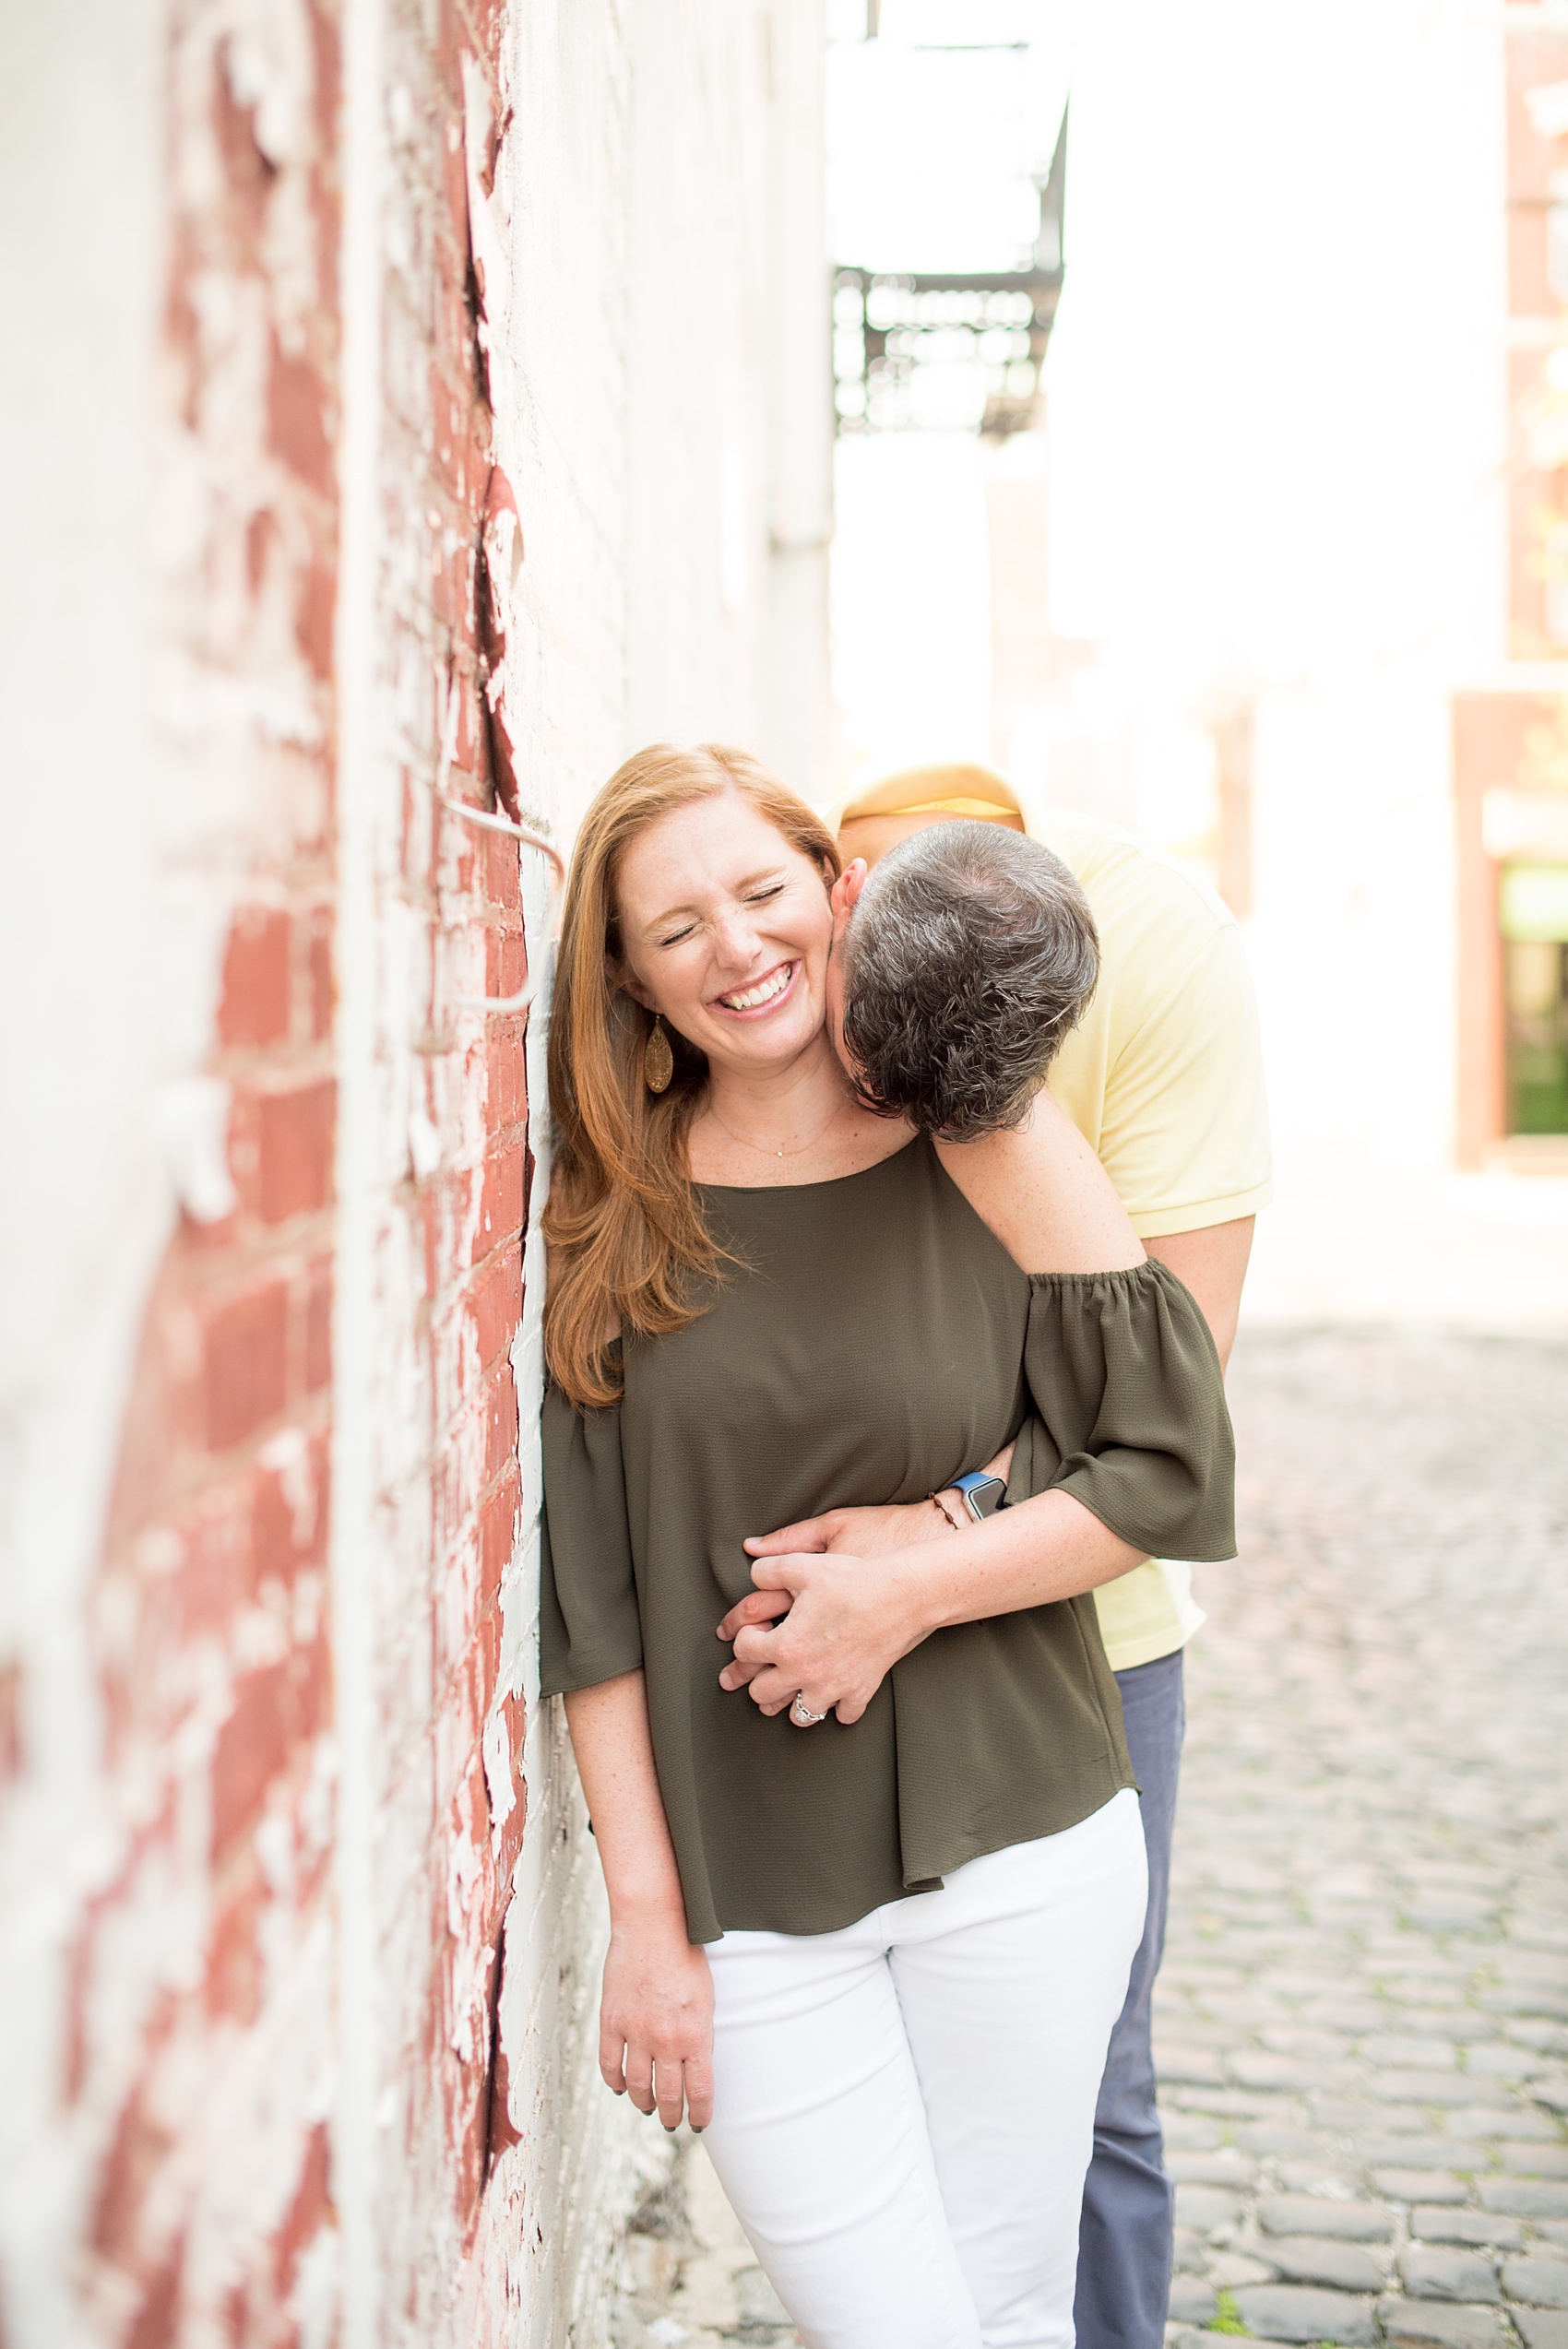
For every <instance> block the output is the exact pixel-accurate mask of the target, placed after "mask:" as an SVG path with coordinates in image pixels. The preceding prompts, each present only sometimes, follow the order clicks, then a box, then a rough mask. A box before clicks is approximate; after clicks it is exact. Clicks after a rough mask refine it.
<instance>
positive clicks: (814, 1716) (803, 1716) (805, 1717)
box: [790, 1696, 827, 1729]
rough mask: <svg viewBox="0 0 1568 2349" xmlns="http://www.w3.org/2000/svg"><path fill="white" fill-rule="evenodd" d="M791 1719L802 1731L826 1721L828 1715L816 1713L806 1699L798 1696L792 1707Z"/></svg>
mask: <svg viewBox="0 0 1568 2349" xmlns="http://www.w3.org/2000/svg"><path fill="white" fill-rule="evenodd" d="M826 1718H827V1715H826V1713H814V1712H813V1711H812V1709H811V1707H810V1705H809V1704H808V1703H807V1702H806V1701H805V1699H804V1697H802V1696H798V1697H797V1698H796V1699H795V1702H794V1703H793V1704H792V1705H791V1706H790V1720H791V1721H793V1722H795V1723H796V1724H797V1726H799V1727H801V1728H802V1729H809V1728H811V1727H812V1726H814V1724H815V1723H816V1722H818V1721H826Z"/></svg>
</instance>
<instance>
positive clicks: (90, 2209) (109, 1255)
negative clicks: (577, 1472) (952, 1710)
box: [0, 0, 831, 2349]
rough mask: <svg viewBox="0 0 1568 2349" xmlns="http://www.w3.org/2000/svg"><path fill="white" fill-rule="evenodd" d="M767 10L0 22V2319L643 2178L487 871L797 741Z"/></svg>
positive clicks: (778, 197) (28, 2332) (272, 2)
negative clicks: (6, 568)
mask: <svg viewBox="0 0 1568 2349" xmlns="http://www.w3.org/2000/svg"><path fill="white" fill-rule="evenodd" d="M822 52H823V30H822V25H821V22H820V10H819V8H818V7H817V6H815V5H814V0H747V5H744V6H734V5H731V0H631V5H629V6H628V5H625V0H570V5H567V0H511V4H510V5H507V0H465V5H462V6H459V5H457V0H82V4H81V5H80V6H77V7H75V8H73V9H71V10H70V11H68V12H60V13H55V12H44V14H42V15H39V14H37V13H36V12H34V13H32V14H31V15H28V14H27V12H18V11H12V12H10V15H9V17H8V18H7V20H6V24H5V26H4V28H3V29H0V91H3V93H4V94H3V97H0V106H3V107H4V110H5V116H6V120H5V135H4V137H3V138H0V189H3V192H4V213H5V217H6V220H7V222H8V223H9V228H8V231H7V239H6V279H7V289H6V314H7V317H8V319H9V321H10V323H11V326H12V328H13V331H14V334H15V337H16V340H15V345H14V348H15V350H16V353H17V363H16V364H15V365H14V366H13V367H12V368H11V369H9V370H8V371H7V379H6V389H5V391H4V393H3V394H0V411H3V414H4V424H5V429H4V431H3V432H0V450H3V454H0V467H3V468H4V480H5V490H4V503H5V510H6V516H7V523H8V533H7V535H8V538H9V540H10V543H11V545H12V546H13V548H14V549H15V550H17V551H18V558H19V559H18V561H17V562H15V563H14V564H12V565H11V566H10V572H9V576H8V577H7V579H6V585H5V587H4V589H3V590H0V593H3V594H4V598H5V627H4V630H3V631H0V646H3V649H0V662H3V663H4V667H5V671H6V707H7V709H8V711H9V713H10V740H9V742H8V746H7V747H8V751H9V753H10V755H9V757H8V759H7V762H6V766H7V774H6V786H5V795H4V812H3V815H0V823H3V825H4V846H3V852H0V895H3V898H4V905H3V909H0V956H3V957H4V965H5V971H6V995H7V999H8V1002H9V1005H10V1008H11V1014H12V1016H11V1018H10V1020H9V1021H8V1022H7V1030H8V1033H7V1038H6V1046H5V1071H6V1098H7V1101H8V1103H9V1105H10V1107H11V1109H12V1111H13V1117H14V1122H11V1125H10V1131H11V1133H12V1137H13V1138H12V1141H11V1144H10V1145H9V1146H8V1148H7V1152H6V1170H5V1177H4V1186H3V1192H0V1196H3V1198H4V1204H5V1216H4V1221H3V1229H4V1242H3V1244H4V1249H5V1261H6V1275H5V1290H6V1313H5V1315H4V1316H3V1317H0V1318H3V1320H4V1324H5V1326H4V1331H3V1334H0V1489H3V1499H0V1538H3V1540H4V1543H5V1548H6V1562H5V1574H4V1583H3V1589H0V2075H3V2078H4V2082H5V2094H4V2095H3V2097H0V2338H4V2340H5V2341H6V2343H8V2344H10V2349H78V2344H79V2349H89V2344H91V2349H99V2344H104V2349H108V2344H115V2349H122V2345H123V2349H165V2344H169V2349H173V2345H174V2344H179V2345H180V2349H195V2344H197V2343H201V2344H207V2343H218V2342H225V2343H244V2344H257V2349H260V2344H274V2343H276V2344H279V2349H282V2345H283V2344H295V2343H297V2344H300V2349H327V2344H328V2343H345V2344H349V2343H353V2344H362V2349H370V2344H375V2349H386V2344H394V2343H409V2344H414V2343H420V2344H426V2343H430V2344H434V2343H443V2344H445V2343H462V2344H464V2349H467V2345H468V2344H469V2343H476V2344H477V2343H508V2344H524V2343H527V2344H529V2349H532V2345H533V2344H536V2343H538V2344H543V2343H550V2344H555V2343H567V2342H572V2343H585V2344H586V2343H600V2342H601V2341H602V2340H603V2339H604V2338H605V2325H606V2314H605V2311H606V2307H607V2301H608V2293H609V2276H610V2268H611V2260H612V2244H613V2239H614V2236H615V2233H616V2230H617V2227H618V2225H619V2224H620V2223H621V2222H622V2220H623V2219H624V2213H625V2211H626V2208H627V2207H628V2204H629V2201H630V2200H631V2198H632V2196H633V2195H634V2193H635V2191H636V2189H637V2185H638V2180H639V2178H640V2177H646V2176H647V2175H648V2174H650V2172H651V2165H656V2164H657V2160H658V2154H657V2153H656V2151H654V2150H653V2149H652V2147H651V2146H650V2143H649V2138H648V2136H646V2135H643V2134H641V2133H639V2131H638V2130H637V2128H636V2125H635V2124H636V2117H635V2116H630V2115H628V2114H627V2113H626V2112H625V2110H624V2107H622V2106H617V2105H616V2104H614V2103H613V2102H612V2099H611V2098H610V2097H609V2096H608V2095H607V2094H605V2093H604V2092H603V2091H602V2089H601V2088H600V2084H599V2082H598V2079H597V2071H596V2066H595V2044H596V2024H595V2010H596V2002H597V1972H598V1960H599V1952H600V1936H601V1931H602V1912H601V1896H600V1890H599V1885H598V1870H597V1865H596V1862H595V1860H594V1857H593V1852H592V1845H591V1843H590V1842H589V1841H588V1836H587V1832H586V1821H585V1820H584V1818H583V1816H582V1812H581V1806H580V1801H579V1799H578V1798H577V1797H576V1791H575V1782H574V1780H573V1775H572V1772H571V1767H570V1762H569V1757H568V1755H567V1752H566V1749H565V1746H564V1732H563V1727H562V1723H561V1720H560V1718H559V1707H558V1706H556V1707H550V1706H543V1707H541V1706H540V1703H539V1702H538V1700H537V1671H536V1664H535V1622H536V1571H537V1555H538V1510H539V1472H538V1461H537V1450H536V1445H535V1441H534V1436H533V1423H534V1418H535V1415H536V1412H537V1405H538V1397H539V1391H540V1376H541V1369H540V1336H539V1329H540V1299H541V1285H542V1284H541V1275H542V1263H541V1257H540V1242H539V1239H538V1218H539V1214H540V1207H541V1204H542V1201H543V1196H544V1192H545V1189H546V1186H547V1182H548V1171H549V1165H548V1153H549V1137H548V1122H547V1119H546V1116H545V1101H544V1093H543V1081H542V1070H543V1049H544V1035H545V1023H546V1019H547V1016H548V1013H547V1005H548V979H549V928H550V889H549V881H550V876H551V874H552V871H553V869H554V866H553V860H552V852H553V857H556V858H558V857H559V856H561V855H562V854H564V853H565V852H566V851H567V850H569V847H570V841H571V836H572V831H573V827H574V824H575V821H576V816H577V814H578V813H580V810H581V808H582V806H583V805H584V803H585V802H586V800H587V798H588V795H589V794H590V793H591V791H592V790H593V789H594V788H595V786H596V785H597V784H598V783H599V782H600V781H601V780H602V779H603V778H604V777H605V776H606V775H608V774H609V773H610V771H611V770H612V768H613V767H614V766H615V765H617V764H618V762H619V761H620V759H621V758H622V757H624V755H625V754H626V753H627V752H628V751H629V750H631V749H633V748H635V747H636V745H637V744H638V743H640V742H642V741H647V740H648V739H651V738H657V737H660V736H663V737H677V738H679V737H692V736H697V735H701V736H707V737H719V738H720V739H723V738H726V737H727V738H730V739H734V740H739V741H742V742H744V743H746V744H748V745H750V746H754V747H757V748H760V749H762V750H763V751H764V752H765V753H769V754H771V755H772V756H773V758H774V759H775V760H776V762H777V763H778V765H780V766H781V767H782V768H783V770H784V771H785V772H786V773H787V774H789V775H790V777H791V778H792V779H794V780H796V781H797V782H799V783H800V785H801V786H802V788H803V789H808V790H809V789H815V788H817V787H818V785H819V782H820V777H819V775H818V772H817V769H818V767H819V765H820V761H821V739H822V734H823V728H824V710H825V699H826V683H825V609H824V599H825V582H824V565H825V552H824V550H825V546H826V532H827V518H828V517H827V500H828V456H829V436H830V431H831V413H830V388H829V387H830V375H829V371H828V362H827V350H826V339H827V294H826V270H825V264H824V258H823V254H824V238H823V230H822V212H821V204H822V197H821V185H822V154H821V137H822V89H821V85H822V71H823V67H822ZM540 843H542V844H543V845H542V846H541V845H540ZM530 990H538V991H539V992H538V993H537V995H536V996H535V1000H534V1001H533V1002H532V1005H531V1008H530V1007H529V1004H528V1003H527V1002H525V1001H524V1000H523V999H524V998H525V997H526V996H527V995H528V994H529V991H530ZM650 2134H651V2130H650Z"/></svg>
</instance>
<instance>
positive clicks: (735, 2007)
mask: <svg viewBox="0 0 1568 2349" xmlns="http://www.w3.org/2000/svg"><path fill="white" fill-rule="evenodd" d="M1146 1891H1147V1877H1146V1866H1145V1858H1144V1837H1143V1825H1142V1822H1141V1821H1140V1818H1139V1815H1138V1799H1137V1797H1136V1796H1135V1795H1134V1794H1133V1793H1132V1792H1131V1790H1130V1789H1127V1790H1123V1792H1122V1793H1121V1794H1119V1795H1117V1796H1115V1797H1113V1798H1112V1799H1111V1801H1110V1802H1109V1803H1107V1804H1106V1805H1105V1807H1104V1809H1101V1810H1099V1811H1097V1812H1096V1813H1095V1814H1094V1816H1093V1817H1092V1818H1090V1819H1086V1820H1084V1821H1081V1823H1080V1824H1079V1825H1078V1826H1076V1827H1069V1828H1068V1829H1066V1831H1065V1832H1064V1833H1062V1834H1060V1835H1046V1836H1043V1837H1041V1839H1040V1840H1039V1842H1038V1843H1031V1844H1017V1845H1014V1846H1013V1847H1012V1848H1011V1849H1010V1850H1008V1851H1001V1852H993V1853H991V1854H989V1855H988V1856H987V1857H985V1858H983V1859H973V1860H970V1861H969V1863H968V1866H967V1867H964V1868H961V1869H957V1870H956V1873H955V1874H953V1875H952V1876H950V1877H949V1878H948V1879H947V1881H946V1883H945V1885H944V1888H943V1890H942V1891H941V1892H922V1893H918V1894H916V1895H915V1896H914V1897H913V1898H911V1899H909V1900H903V1901H890V1902H889V1903H888V1904H887V1905H886V1907H885V1908H879V1909H873V1912H872V1914H871V1915H870V1916H866V1917H862V1918H861V1920H860V1922H859V1923H858V1924H855V1925H849V1926H846V1927H845V1928H843V1929H842V1930H841V1931H840V1932H837V1933H814V1934H802V1935H793V1934H788V1933H726V1934H725V1936H724V1938H723V1940H720V1941H717V1942H711V1943H709V1945H708V1957H709V1960H710V1962H711V1963H712V1967H713V1981H714V1989H715V1994H716V1999H715V2015H714V2087H715V2094H714V2117H713V2121H712V2123H711V2125H710V2127H709V2129H708V2130H707V2136H706V2138H705V2140H704V2141H705V2143H706V2145H707V2150H708V2152H709V2153H710V2154H711V2156H712V2160H713V2165H714V2168H715V2169H716V2170H717V2171H718V2173H719V2180H720V2183H721V2184H722V2186H723V2188H724V2190H725V2192H726V2193H727V2194H728V2196H729V2197H730V2200H731V2203H732V2204H733V2206H734V2209H735V2212H736V2214H737V2215H738V2217H739V2218H740V2221H741V2224H742V2226H743V2227H744V2228H745V2230H746V2233H747V2235H748V2236H750V2238H751V2241H752V2245H753V2247H754V2249H755V2251H756V2254H757V2257H758V2259H759V2260H761V2261H762V2264H763V2266H764V2268H765V2269H766V2272H767V2274H768V2276H769V2277H770V2279H771V2281H772V2284H773V2286H774V2289H775V2291H776V2292H777V2293H778V2296H779V2298H780V2299H781V2300H782V2301H783V2303H784V2305H785V2307H787V2308H788V2309H789V2311H790V2316H791V2318H792V2319H794V2321H795V2323H796V2325H797V2326H798V2327H799V2329H800V2332H801V2336H802V2340H803V2341H804V2342H805V2343H806V2344H807V2349H982V2345H983V2349H1072V2342H1073V2284H1074V2278H1075V2272H1076V2268H1077V2258H1078V2215H1079V2208H1080V2205H1081V2202H1082V2199H1083V2185H1084V2173H1085V2171H1086V2170H1087V2167H1088V2163H1089V2154H1090V2152H1091V2150H1092V2146H1093V2137H1094V2110H1095V2097H1096V2094H1098V2091H1099V2082H1100V2074H1101V2072H1102V2070H1104V2066H1105V2051H1106V2046H1107V2044H1108V2042H1109V2040H1110V2037H1111V2026H1112V2024H1113V2023H1115V2021H1116V2018H1117V2016H1118V2014H1119V2013H1120V2012H1121V2011H1122V2001H1123V1997H1124V1995H1125V1992H1126V1988H1127V1973H1128V1968H1129V1966H1130V1965H1131V1963H1132V1959H1133V1954H1134V1951H1135V1950H1136V1948H1137V1946H1138V1937H1139V1935H1140V1934H1141V1933H1142V1931H1143V1923H1144V1904H1145V1900H1146Z"/></svg>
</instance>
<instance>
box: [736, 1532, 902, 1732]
mask: <svg viewBox="0 0 1568 2349" xmlns="http://www.w3.org/2000/svg"><path fill="white" fill-rule="evenodd" d="M942 1530H943V1529H942V1528H941V1527H939V1526H938V1525H937V1524H935V1521H934V1518H933V1515H932V1507H931V1503H930V1502H929V1501H922V1502H920V1503H916V1504H911V1505H908V1506H893V1507H889V1508H885V1509H834V1510H830V1511H829V1512H828V1513H826V1516H822V1517H811V1518H807V1519H805V1520H804V1521H803V1522H802V1523H801V1524H794V1525H782V1526H780V1527H779V1529H778V1532H777V1533H772V1534H765V1535H762V1536H757V1537H755V1538H754V1539H752V1540H750V1541H748V1542H747V1543H746V1545H745V1547H746V1549H747V1552H748V1553H749V1555H750V1556H751V1558H752V1560H753V1566H752V1579H753V1581H754V1582H755V1583H756V1584H757V1585H758V1587H757V1588H756V1590H755V1591H754V1592H752V1593H751V1594H750V1595H749V1596H747V1597H745V1598H743V1599H742V1600H741V1601H740V1603H739V1604H738V1605H737V1606H735V1607H732V1608H731V1609H730V1612H729V1614H728V1615H726V1617H725V1618H724V1620H723V1621H722V1622H721V1623H720V1624H719V1638H720V1639H721V1640H731V1641H733V1643H734V1649H735V1655H734V1661H733V1663H731V1664H727V1665H726V1666H725V1667H724V1669H723V1671H722V1672H721V1673H720V1674H719V1686H720V1687H721V1688H724V1689H730V1690H736V1689H747V1690H749V1691H750V1693H751V1699H752V1702H753V1703H754V1704H755V1705H757V1706H759V1707H760V1708H761V1710H762V1711H763V1712H764V1713H766V1714H776V1713H782V1712H783V1711H784V1710H785V1708H786V1706H788V1705H790V1704H792V1703H793V1702H794V1700H795V1698H796V1697H797V1696H799V1697H800V1698H801V1700H802V1703H803V1704H805V1705H806V1706H807V1707H809V1709H810V1710H811V1711H812V1712H813V1713H817V1714H826V1713H837V1716H838V1718H839V1720H840V1721H841V1722H843V1723H844V1724H845V1726H849V1723H850V1722H853V1721H858V1720H859V1719H860V1717H861V1714H862V1713H864V1711H865V1709H866V1707H867V1705H868V1704H869V1703H870V1702H871V1701H872V1699H873V1696H874V1695H875V1694H876V1692H877V1690H878V1689H879V1688H880V1687H881V1686H882V1683H883V1681H884V1680H885V1678H886V1677H887V1674H888V1673H889V1672H890V1671H891V1669H892V1667H894V1665H895V1664H897V1661H898V1658H899V1657H900V1656H901V1655H908V1654H909V1650H910V1649H911V1648H912V1647H917V1646H919V1644H920V1643H921V1640H922V1639H923V1638H924V1637H925V1636H926V1632H927V1630H928V1629H929V1626H928V1625H926V1624H924V1623H922V1622H921V1620H920V1618H919V1609H918V1605H917V1599H916V1593H915V1589H914V1586H913V1584H912V1581H911V1578H910V1577H909V1576H907V1575H905V1576H901V1575H900V1574H898V1573H897V1571H896V1570H894V1571H889V1570H888V1568H887V1567H886V1565H885V1563H883V1562H881V1561H882V1560H885V1558H886V1557H887V1556H888V1555H890V1554H892V1553H894V1552H896V1551H898V1550H901V1549H907V1548H910V1547H911V1546H914V1545H917V1544H920V1543H922V1542H926V1541H929V1540H931V1539H932V1537H933V1536H938V1535H940V1533H941V1531H942Z"/></svg>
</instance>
